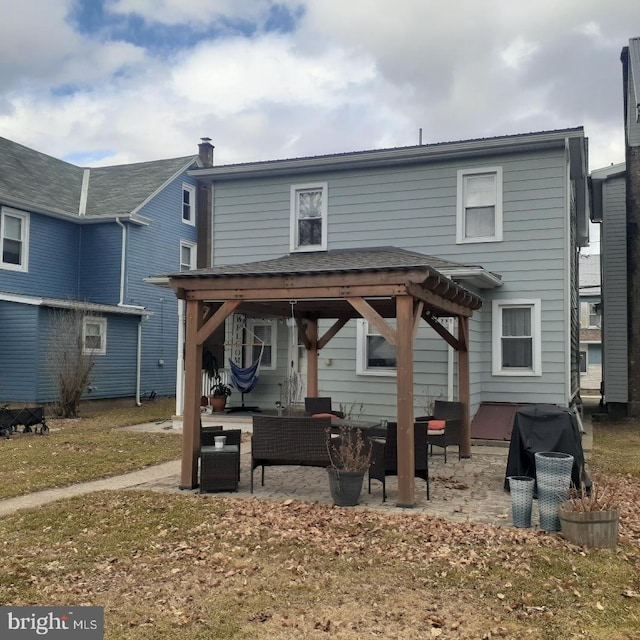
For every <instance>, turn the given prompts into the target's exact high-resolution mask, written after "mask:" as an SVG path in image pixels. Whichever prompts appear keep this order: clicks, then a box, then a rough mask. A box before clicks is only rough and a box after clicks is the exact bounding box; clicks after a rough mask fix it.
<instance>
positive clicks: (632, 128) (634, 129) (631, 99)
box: [627, 57, 640, 147]
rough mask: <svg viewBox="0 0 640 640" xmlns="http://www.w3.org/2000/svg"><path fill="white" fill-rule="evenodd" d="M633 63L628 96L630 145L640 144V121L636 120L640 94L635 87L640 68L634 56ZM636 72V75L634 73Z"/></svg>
mask: <svg viewBox="0 0 640 640" xmlns="http://www.w3.org/2000/svg"><path fill="white" fill-rule="evenodd" d="M630 60H631V62H632V64H630V65H629V93H628V96H627V100H628V102H627V127H628V129H627V135H628V142H629V146H630V147H637V146H640V122H637V121H636V117H637V114H638V108H637V104H638V102H639V101H640V96H637V95H636V92H635V88H634V80H636V81H637V74H640V69H636V68H634V66H633V58H632V57H631V58H630ZM634 74H635V75H634Z"/></svg>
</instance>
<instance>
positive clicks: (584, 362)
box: [580, 351, 587, 373]
mask: <svg viewBox="0 0 640 640" xmlns="http://www.w3.org/2000/svg"><path fill="white" fill-rule="evenodd" d="M580 373H587V352H586V351H581V352H580Z"/></svg>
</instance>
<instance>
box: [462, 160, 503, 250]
mask: <svg viewBox="0 0 640 640" xmlns="http://www.w3.org/2000/svg"><path fill="white" fill-rule="evenodd" d="M457 209H458V210H457V224H456V240H457V242H458V243H462V242H498V241H500V240H502V167H481V168H477V169H460V170H459V171H458V198H457Z"/></svg>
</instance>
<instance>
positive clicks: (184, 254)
mask: <svg viewBox="0 0 640 640" xmlns="http://www.w3.org/2000/svg"><path fill="white" fill-rule="evenodd" d="M195 268H196V245H195V244H194V243H193V242H186V241H185V240H181V241H180V271H191V269H195Z"/></svg>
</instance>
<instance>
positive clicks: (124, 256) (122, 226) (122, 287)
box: [116, 218, 127, 307]
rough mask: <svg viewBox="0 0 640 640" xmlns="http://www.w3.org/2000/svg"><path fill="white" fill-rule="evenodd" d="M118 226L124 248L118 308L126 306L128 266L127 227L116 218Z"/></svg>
mask: <svg viewBox="0 0 640 640" xmlns="http://www.w3.org/2000/svg"><path fill="white" fill-rule="evenodd" d="M116 224H117V225H118V226H119V227H120V228H121V229H122V247H121V249H120V301H119V302H118V306H120V307H121V306H122V305H123V304H124V283H125V269H126V266H127V255H126V252H127V227H125V226H124V225H123V224H122V222H120V218H116Z"/></svg>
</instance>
